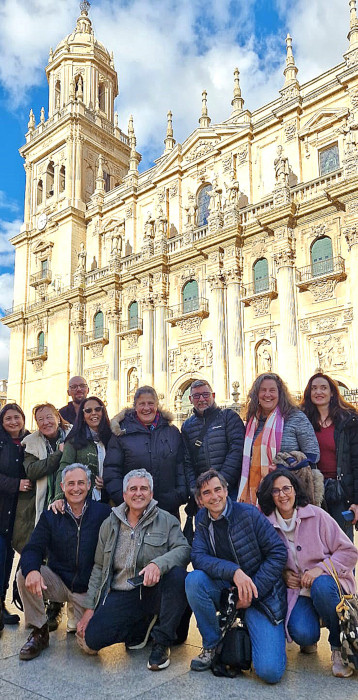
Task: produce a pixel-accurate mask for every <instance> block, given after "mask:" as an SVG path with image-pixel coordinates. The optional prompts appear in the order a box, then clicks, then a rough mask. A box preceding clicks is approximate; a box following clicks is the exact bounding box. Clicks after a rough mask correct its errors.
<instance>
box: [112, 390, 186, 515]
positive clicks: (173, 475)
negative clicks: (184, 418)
mask: <svg viewBox="0 0 358 700" xmlns="http://www.w3.org/2000/svg"><path fill="white" fill-rule="evenodd" d="M172 419H173V417H172V415H171V414H170V413H168V412H166V411H163V410H162V409H159V406H158V396H157V393H156V391H155V390H154V389H153V387H151V386H142V387H139V389H137V391H136V393H135V395H134V408H127V409H125V410H124V411H122V412H121V413H119V414H118V415H117V416H115V417H114V418H113V420H112V422H111V425H112V430H113V433H114V435H113V436H112V437H111V440H110V442H109V445H108V450H107V455H106V460H105V464H104V485H105V487H106V489H107V492H108V495H109V497H110V498H111V499H112V500H113V501H114V503H115V504H116V505H119V504H120V503H122V501H123V477H124V476H125V474H127V473H128V472H130V471H131V469H138V468H139V467H140V468H142V469H146V470H147V471H148V472H149V473H150V474H151V475H152V477H153V482H154V498H155V499H156V500H157V501H158V505H159V508H163V510H167V511H168V512H169V513H172V515H175V516H177V517H179V506H180V505H181V504H182V503H185V502H186V499H187V489H186V481H185V475H184V453H183V441H182V436H181V434H180V432H179V430H178V428H176V426H175V425H172Z"/></svg>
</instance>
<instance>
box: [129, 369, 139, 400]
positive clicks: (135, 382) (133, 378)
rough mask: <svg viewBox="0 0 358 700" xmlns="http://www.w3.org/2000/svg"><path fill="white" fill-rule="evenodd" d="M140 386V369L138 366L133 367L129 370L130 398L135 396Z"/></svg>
mask: <svg viewBox="0 0 358 700" xmlns="http://www.w3.org/2000/svg"><path fill="white" fill-rule="evenodd" d="M138 386H139V379H138V370H137V368H136V367H133V368H132V369H131V370H130V371H129V372H128V397H129V399H133V398H134V394H135V392H136V391H137V389H138Z"/></svg>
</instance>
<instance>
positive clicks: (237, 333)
mask: <svg viewBox="0 0 358 700" xmlns="http://www.w3.org/2000/svg"><path fill="white" fill-rule="evenodd" d="M225 281H226V286H227V292H226V303H227V349H228V375H229V394H230V392H231V390H232V388H233V383H234V382H239V387H241V393H242V390H243V385H244V375H243V356H244V347H243V343H244V340H243V332H242V303H241V301H240V282H241V275H240V271H239V270H228V271H226V272H225Z"/></svg>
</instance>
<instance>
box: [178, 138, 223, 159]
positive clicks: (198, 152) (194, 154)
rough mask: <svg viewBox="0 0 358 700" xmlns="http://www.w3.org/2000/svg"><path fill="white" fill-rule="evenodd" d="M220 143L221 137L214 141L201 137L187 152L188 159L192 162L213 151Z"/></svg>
mask: <svg viewBox="0 0 358 700" xmlns="http://www.w3.org/2000/svg"><path fill="white" fill-rule="evenodd" d="M218 143H220V139H215V140H214V141H205V140H204V139H201V140H200V141H199V143H197V144H196V145H195V146H194V147H193V148H191V149H190V150H189V152H188V153H187V154H186V160H187V161H188V162H189V163H190V162H191V161H193V160H196V159H197V158H201V157H202V156H205V155H206V154H207V153H210V152H211V151H213V150H214V148H215V146H217V144H218Z"/></svg>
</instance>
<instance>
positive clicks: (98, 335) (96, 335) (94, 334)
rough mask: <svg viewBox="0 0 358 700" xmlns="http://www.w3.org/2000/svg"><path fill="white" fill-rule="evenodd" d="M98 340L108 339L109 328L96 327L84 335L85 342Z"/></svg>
mask: <svg viewBox="0 0 358 700" xmlns="http://www.w3.org/2000/svg"><path fill="white" fill-rule="evenodd" d="M96 340H108V328H96V329H95V330H94V331H91V332H90V333H86V334H85V336H84V341H83V342H84V343H92V342H95V341H96Z"/></svg>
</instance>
